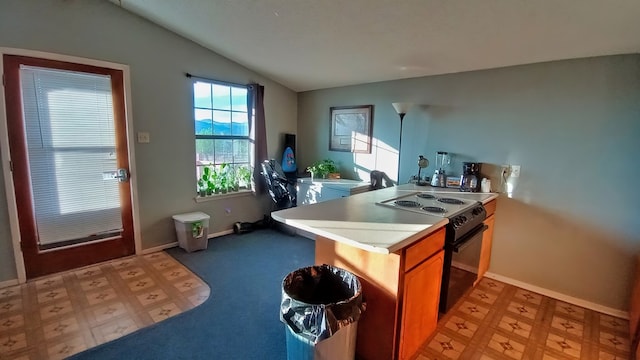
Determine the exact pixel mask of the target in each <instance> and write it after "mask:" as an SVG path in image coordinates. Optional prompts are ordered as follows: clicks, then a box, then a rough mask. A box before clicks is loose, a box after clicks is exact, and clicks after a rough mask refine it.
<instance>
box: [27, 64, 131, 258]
mask: <svg viewBox="0 0 640 360" xmlns="http://www.w3.org/2000/svg"><path fill="white" fill-rule="evenodd" d="M20 82H21V85H22V99H23V107H24V109H23V111H24V121H25V125H26V132H27V133H26V137H27V148H28V152H29V171H30V174H31V187H32V191H33V199H34V205H35V206H34V207H35V209H34V210H35V217H36V224H37V230H38V234H39V238H38V239H39V244H40V247H41V248H52V247H55V246H56V245H69V244H73V243H78V242H83V241H92V240H96V239H101V238H105V237H109V236H114V235H119V234H120V233H121V232H122V219H121V217H120V198H119V194H118V193H119V190H118V179H117V177H116V175H117V163H116V149H115V138H116V136H115V129H114V124H113V103H112V99H111V81H110V78H109V76H105V75H96V74H85V73H77V72H72V71H65V70H51V69H43V68H38V67H33V66H24V65H22V66H21V67H20Z"/></svg>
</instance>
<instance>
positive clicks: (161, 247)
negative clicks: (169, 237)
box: [142, 241, 178, 255]
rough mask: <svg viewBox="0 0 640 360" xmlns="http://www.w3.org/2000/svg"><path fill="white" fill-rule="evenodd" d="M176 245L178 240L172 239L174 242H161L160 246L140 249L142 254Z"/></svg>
mask: <svg viewBox="0 0 640 360" xmlns="http://www.w3.org/2000/svg"><path fill="white" fill-rule="evenodd" d="M176 246H178V242H177V241H174V242H172V243H168V244H162V245H160V246H154V247H152V248H148V249H144V250H142V255H147V254H152V253H154V252H158V251H162V250H166V249H170V248H172V247H176Z"/></svg>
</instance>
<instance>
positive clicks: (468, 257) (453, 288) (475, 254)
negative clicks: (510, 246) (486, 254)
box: [440, 224, 489, 313]
mask: <svg viewBox="0 0 640 360" xmlns="http://www.w3.org/2000/svg"><path fill="white" fill-rule="evenodd" d="M488 228H489V227H488V226H487V225H484V224H480V225H478V226H477V227H475V228H474V229H473V230H471V231H469V232H468V233H466V234H465V235H463V236H462V237H460V239H458V240H456V241H455V242H453V243H449V244H446V245H445V259H444V268H443V276H442V288H441V291H440V312H441V313H446V312H447V311H449V309H450V308H451V307H452V306H453V305H454V304H455V303H456V302H457V301H458V300H459V299H460V298H461V297H462V296H463V295H464V293H465V292H466V291H467V290H468V289H470V288H471V287H473V284H474V283H475V281H476V280H477V279H478V267H479V266H480V251H481V250H482V234H483V233H484V231H485V230H486V229H488Z"/></svg>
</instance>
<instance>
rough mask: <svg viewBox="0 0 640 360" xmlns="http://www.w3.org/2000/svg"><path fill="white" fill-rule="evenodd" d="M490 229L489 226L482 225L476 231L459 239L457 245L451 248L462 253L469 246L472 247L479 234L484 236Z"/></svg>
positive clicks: (454, 244)
mask: <svg viewBox="0 0 640 360" xmlns="http://www.w3.org/2000/svg"><path fill="white" fill-rule="evenodd" d="M488 228H489V226H488V225H485V224H482V225H480V226H478V227H476V228H475V229H474V230H471V231H470V232H468V233H467V234H465V235H464V236H463V237H462V238H460V239H458V241H456V242H455V243H453V244H452V245H451V248H452V250H453V251H454V252H460V251H461V250H464V249H465V248H466V247H467V246H469V245H471V241H470V240H472V239H473V238H474V237H476V236H477V235H478V234H482V233H483V232H485V230H487V229H488Z"/></svg>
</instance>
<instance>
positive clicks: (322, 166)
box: [307, 159, 340, 179]
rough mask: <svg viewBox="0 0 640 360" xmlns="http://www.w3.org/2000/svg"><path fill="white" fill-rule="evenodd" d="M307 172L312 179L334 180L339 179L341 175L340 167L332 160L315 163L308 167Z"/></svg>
mask: <svg viewBox="0 0 640 360" xmlns="http://www.w3.org/2000/svg"><path fill="white" fill-rule="evenodd" d="M307 171H308V172H310V173H311V178H312V179H313V178H322V179H326V178H327V177H329V178H332V179H339V178H340V173H339V172H338V167H337V166H336V164H335V162H334V161H333V160H331V159H324V160H318V161H316V162H314V163H313V164H312V165H311V166H309V167H307Z"/></svg>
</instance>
